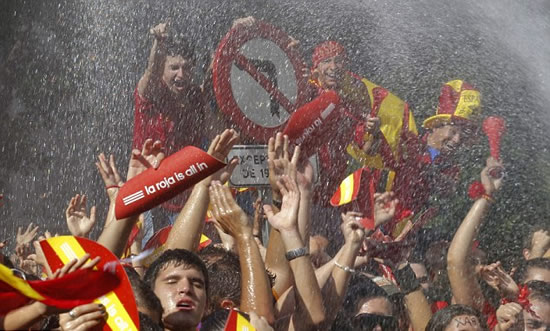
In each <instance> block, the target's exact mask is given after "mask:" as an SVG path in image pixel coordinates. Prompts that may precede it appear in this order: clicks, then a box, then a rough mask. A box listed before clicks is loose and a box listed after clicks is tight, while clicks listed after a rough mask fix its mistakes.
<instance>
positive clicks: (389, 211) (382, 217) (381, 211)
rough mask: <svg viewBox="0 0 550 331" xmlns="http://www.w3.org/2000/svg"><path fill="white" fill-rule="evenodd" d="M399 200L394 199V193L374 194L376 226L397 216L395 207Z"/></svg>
mask: <svg viewBox="0 0 550 331" xmlns="http://www.w3.org/2000/svg"><path fill="white" fill-rule="evenodd" d="M398 202H399V200H397V199H394V193H393V192H384V193H375V194H374V224H375V226H380V225H383V224H386V223H387V222H389V221H390V220H391V219H392V218H393V217H394V216H395V207H396V206H397V203H398Z"/></svg>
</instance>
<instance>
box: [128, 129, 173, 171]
mask: <svg viewBox="0 0 550 331" xmlns="http://www.w3.org/2000/svg"><path fill="white" fill-rule="evenodd" d="M164 157H165V155H164V147H163V146H162V143H161V142H160V141H158V140H157V141H155V142H153V139H147V140H145V142H144V143H143V146H142V148H141V151H140V150H138V149H134V150H132V156H131V157H130V163H129V165H128V174H127V175H126V178H127V180H130V179H132V178H134V177H135V176H137V175H139V174H140V173H142V172H144V171H145V170H147V169H148V168H155V169H157V168H158V167H159V166H160V163H161V162H162V160H164Z"/></svg>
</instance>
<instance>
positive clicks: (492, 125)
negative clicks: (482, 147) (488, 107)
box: [483, 116, 506, 178]
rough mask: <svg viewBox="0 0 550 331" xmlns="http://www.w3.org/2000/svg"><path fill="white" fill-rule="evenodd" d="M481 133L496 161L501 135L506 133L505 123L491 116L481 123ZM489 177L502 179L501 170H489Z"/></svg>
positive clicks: (500, 118)
mask: <svg viewBox="0 0 550 331" xmlns="http://www.w3.org/2000/svg"><path fill="white" fill-rule="evenodd" d="M483 132H485V134H486V135H487V138H488V139H489V148H490V150H491V156H492V157H494V158H495V159H496V160H499V159H500V140H501V139H502V135H503V134H504V133H505V132H506V122H505V121H504V119H503V118H502V117H498V116H491V117H487V118H486V119H485V120H484V121H483ZM489 174H490V175H491V177H493V178H500V177H502V168H495V169H491V171H490V172H489Z"/></svg>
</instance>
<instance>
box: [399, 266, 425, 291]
mask: <svg viewBox="0 0 550 331" xmlns="http://www.w3.org/2000/svg"><path fill="white" fill-rule="evenodd" d="M393 275H394V276H395V279H396V280H397V282H398V283H399V287H400V288H401V292H403V293H404V294H405V295H407V294H409V293H411V292H414V291H416V290H418V289H419V288H420V281H419V280H418V279H417V278H416V275H415V273H414V271H413V270H412V268H411V265H410V264H408V263H407V265H406V266H405V267H404V268H402V269H398V270H395V271H394V272H393Z"/></svg>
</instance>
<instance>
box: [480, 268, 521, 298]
mask: <svg viewBox="0 0 550 331" xmlns="http://www.w3.org/2000/svg"><path fill="white" fill-rule="evenodd" d="M480 276H481V278H482V279H483V280H484V281H485V282H486V283H487V284H488V285H489V286H491V287H492V288H493V289H495V290H496V291H498V292H500V294H501V296H502V297H505V298H515V297H517V295H518V293H519V287H518V285H517V284H516V282H515V281H514V280H513V279H512V277H511V276H510V275H509V274H507V273H506V271H504V269H503V268H502V265H501V264H500V262H496V263H493V264H490V265H485V266H482V267H481V269H480Z"/></svg>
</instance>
